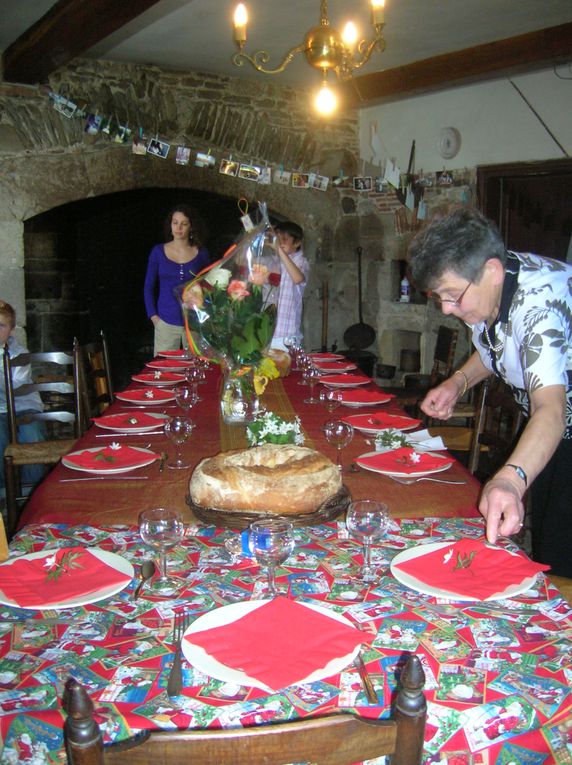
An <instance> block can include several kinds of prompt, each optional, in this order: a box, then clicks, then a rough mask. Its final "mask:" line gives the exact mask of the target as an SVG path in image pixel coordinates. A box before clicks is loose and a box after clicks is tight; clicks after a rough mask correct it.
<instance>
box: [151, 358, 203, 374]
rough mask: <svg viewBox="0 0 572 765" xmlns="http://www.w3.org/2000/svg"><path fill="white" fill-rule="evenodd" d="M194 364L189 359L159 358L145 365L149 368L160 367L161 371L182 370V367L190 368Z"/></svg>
mask: <svg viewBox="0 0 572 765" xmlns="http://www.w3.org/2000/svg"><path fill="white" fill-rule="evenodd" d="M191 365H192V362H191V361H190V360H189V359H186V360H185V359H163V360H161V359H159V361H148V362H147V363H146V364H145V366H146V367H149V369H159V370H160V371H161V372H180V371H181V369H188V368H189V367H190V366H191Z"/></svg>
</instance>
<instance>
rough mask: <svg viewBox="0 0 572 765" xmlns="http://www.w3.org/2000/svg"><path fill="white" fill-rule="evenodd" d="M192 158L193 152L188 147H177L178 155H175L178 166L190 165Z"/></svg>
mask: <svg viewBox="0 0 572 765" xmlns="http://www.w3.org/2000/svg"><path fill="white" fill-rule="evenodd" d="M190 158H191V150H190V149H189V147H188V146H177V154H176V155H175V162H176V163H177V164H178V165H188V164H189V160H190Z"/></svg>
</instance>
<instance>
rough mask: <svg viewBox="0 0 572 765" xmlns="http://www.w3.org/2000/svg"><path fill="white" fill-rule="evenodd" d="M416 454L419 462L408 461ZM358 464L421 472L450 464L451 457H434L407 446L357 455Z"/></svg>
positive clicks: (396, 471)
mask: <svg viewBox="0 0 572 765" xmlns="http://www.w3.org/2000/svg"><path fill="white" fill-rule="evenodd" d="M413 454H416V455H417V456H418V457H419V462H409V461H408V460H410V459H411V456H412V455H413ZM356 462H357V463H358V465H367V466H368V467H374V468H378V469H379V470H387V471H392V472H393V473H423V472H425V471H428V470H434V469H435V468H440V467H444V466H445V465H452V464H453V462H455V460H454V458H453V457H434V456H433V455H432V454H429V453H428V452H416V451H415V449H411V448H410V447H408V446H402V447H400V448H399V449H392V450H391V451H390V452H380V453H379V454H372V455H371V456H370V457H358V458H357V460H356Z"/></svg>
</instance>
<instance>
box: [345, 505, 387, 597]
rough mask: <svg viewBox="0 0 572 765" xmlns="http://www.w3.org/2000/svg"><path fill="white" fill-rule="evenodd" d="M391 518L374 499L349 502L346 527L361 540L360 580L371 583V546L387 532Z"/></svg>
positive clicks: (373, 577)
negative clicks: (361, 562)
mask: <svg viewBox="0 0 572 765" xmlns="http://www.w3.org/2000/svg"><path fill="white" fill-rule="evenodd" d="M390 519H391V516H390V515H389V509H388V507H387V505H384V504H383V502H378V501H377V500H374V499H360V500H357V501H356V502H351V503H350V505H349V507H348V512H347V515H346V526H347V528H348V531H350V532H351V533H352V534H353V535H354V536H355V537H357V538H358V539H361V542H362V545H363V566H362V568H361V574H360V576H361V579H362V581H364V582H373V581H374V579H375V569H374V568H373V567H372V565H371V545H372V543H373V542H374V541H376V540H377V539H381V537H382V536H383V535H384V534H385V532H386V531H387V527H388V526H389V522H390Z"/></svg>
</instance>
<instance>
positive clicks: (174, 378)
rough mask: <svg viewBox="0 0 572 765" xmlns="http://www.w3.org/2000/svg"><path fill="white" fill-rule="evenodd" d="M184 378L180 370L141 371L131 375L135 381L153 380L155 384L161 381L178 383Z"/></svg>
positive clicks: (146, 381) (147, 381) (145, 381)
mask: <svg viewBox="0 0 572 765" xmlns="http://www.w3.org/2000/svg"><path fill="white" fill-rule="evenodd" d="M184 379H185V375H182V374H181V373H180V372H165V371H161V370H157V371H156V372H142V373H141V374H138V375H133V380H135V382H143V383H149V382H151V383H152V382H153V381H155V384H158V383H160V382H162V383H165V384H167V383H178V382H181V381H182V380H184Z"/></svg>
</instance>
